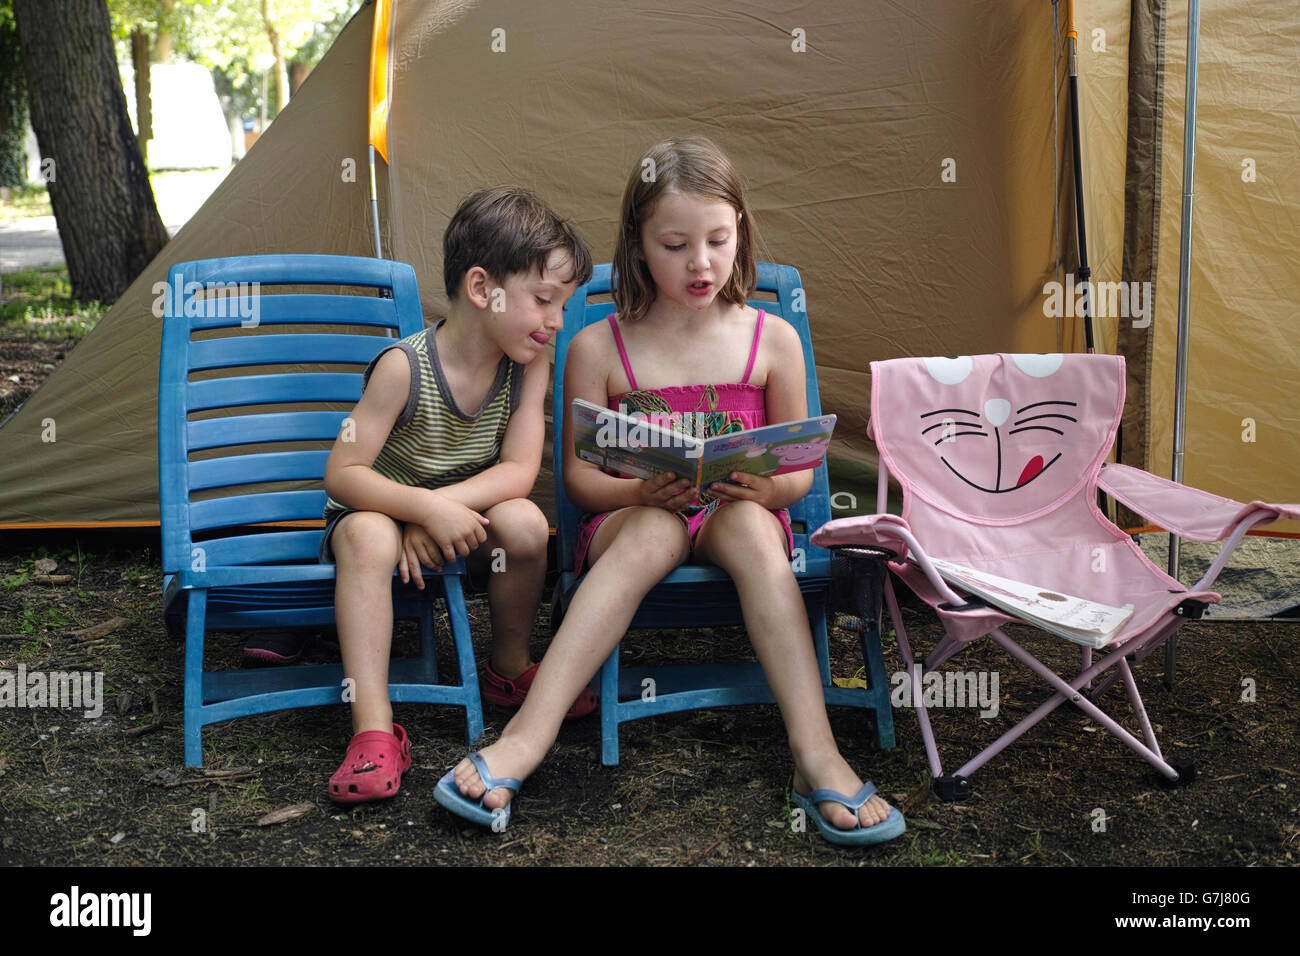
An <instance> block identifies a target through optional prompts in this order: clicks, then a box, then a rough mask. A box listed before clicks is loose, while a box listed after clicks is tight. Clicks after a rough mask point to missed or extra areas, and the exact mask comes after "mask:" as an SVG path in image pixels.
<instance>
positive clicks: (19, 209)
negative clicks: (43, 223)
mask: <svg viewBox="0 0 1300 956" xmlns="http://www.w3.org/2000/svg"><path fill="white" fill-rule="evenodd" d="M0 212H2V213H3V214H4V218H5V219H32V218H34V217H36V216H53V215H54V210H53V208H51V206H50V193H49V190H48V189H46V188H45V184H44V183H39V184H36V185H32V184H28V185H26V186H10V187H6V188H5V189H3V190H0Z"/></svg>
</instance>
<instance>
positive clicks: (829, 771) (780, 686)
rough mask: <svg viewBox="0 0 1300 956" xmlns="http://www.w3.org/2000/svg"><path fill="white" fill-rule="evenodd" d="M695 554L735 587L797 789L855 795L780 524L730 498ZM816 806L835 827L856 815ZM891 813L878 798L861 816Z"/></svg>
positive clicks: (866, 821) (856, 784) (873, 819)
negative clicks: (783, 733) (783, 736)
mask: <svg viewBox="0 0 1300 956" xmlns="http://www.w3.org/2000/svg"><path fill="white" fill-rule="evenodd" d="M696 555H697V557H698V558H699V560H701V561H709V562H711V563H713V564H716V565H718V566H719V567H721V568H722V569H723V570H725V571H726V572H727V573H728V574H730V575H731V577H732V580H733V581H735V583H736V590H737V591H738V592H739V594H740V604H741V609H742V611H743V613H744V618H745V629H746V630H747V631H748V632H749V639H750V642H751V643H752V644H753V646H754V652H755V653H756V654H757V655H758V660H759V663H760V664H762V666H763V673H764V675H765V676H766V677H767V682H768V684H769V686H771V688H772V693H773V695H774V696H775V697H776V702H777V705H778V706H779V707H780V708H781V716H782V718H783V719H784V720H785V727H786V734H787V736H788V738H789V742H790V753H791V755H792V756H793V757H794V763H795V786H796V787H797V788H798V789H799V791H800V792H801V793H803V794H804V795H805V796H807V795H808V793H809V792H810V791H811V790H813V789H820V788H828V789H831V790H838V791H839V792H840V793H843V794H845V795H846V796H850V797H851V796H853V795H854V794H855V793H856V792H857V791H858V790H859V789H860V788H861V786H862V780H861V779H860V778H859V777H858V775H857V774H856V773H854V772H853V769H852V768H851V767H850V766H849V765H848V763H847V762H846V761H845V760H844V758H843V757H842V756H840V752H839V748H838V747H837V746H836V744H835V737H834V736H833V734H832V733H831V726H830V721H829V719H828V718H827V716H826V703H825V698H824V696H823V694H822V683H821V675H820V674H819V673H818V670H817V655H816V651H815V650H814V648H813V641H812V632H811V631H810V630H809V627H808V616H807V611H806V609H805V607H804V602H803V598H802V596H801V595H800V593H799V585H798V583H797V582H796V581H795V578H794V575H793V574H792V573H791V571H790V563H789V559H788V558H787V556H786V539H785V529H784V528H782V527H781V523H780V521H779V520H778V519H777V518H776V516H775V515H773V514H772V513H771V512H770V511H768V510H767V509H766V508H764V507H763V506H762V505H759V504H756V503H755V502H752V501H732V502H730V503H729V504H727V505H726V506H725V507H722V508H719V509H718V510H717V511H715V512H714V513H713V514H712V515H710V516H709V518H708V520H707V521H706V522H705V523H704V527H703V528H702V529H701V530H700V535H699V537H698V538H697V539H696ZM818 806H819V809H820V810H821V812H822V815H823V816H825V817H826V819H827V820H829V821H830V822H831V823H832V824H834V825H835V826H837V827H840V828H841V829H851V828H852V827H853V825H854V821H853V812H852V811H851V810H849V809H848V808H847V807H845V806H843V805H841V804H838V803H821V804H819V805H818ZM888 815H889V805H888V804H887V803H885V801H884V800H882V799H881V798H880V797H879V796H872V798H871V799H870V800H868V801H867V802H866V803H865V804H863V805H862V808H861V809H860V810H859V811H858V818H859V819H860V820H861V821H862V825H863V826H864V827H869V826H874V825H875V824H877V823H880V822H882V821H884V819H885V818H886V817H887V816H888Z"/></svg>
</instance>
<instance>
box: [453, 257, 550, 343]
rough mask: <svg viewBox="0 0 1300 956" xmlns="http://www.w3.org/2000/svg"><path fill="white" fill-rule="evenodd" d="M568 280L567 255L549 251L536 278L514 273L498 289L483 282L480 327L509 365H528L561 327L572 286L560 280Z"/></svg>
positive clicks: (491, 282)
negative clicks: (508, 360)
mask: <svg viewBox="0 0 1300 956" xmlns="http://www.w3.org/2000/svg"><path fill="white" fill-rule="evenodd" d="M471 271H473V270H471ZM479 271H481V270H479ZM571 276H572V268H571V266H570V261H569V255H568V253H566V252H565V251H564V250H562V249H552V250H551V253H550V255H549V256H548V257H547V260H546V266H545V268H544V269H543V270H542V273H541V274H540V275H538V274H537V273H536V272H534V271H532V270H527V271H524V272H514V273H511V274H510V275H509V276H508V277H507V278H506V280H505V281H504V282H503V283H501V284H500V285H499V286H498V285H497V283H496V282H495V281H493V280H492V279H491V278H485V280H484V287H485V288H486V291H487V304H486V311H485V314H484V319H483V320H484V327H485V329H486V330H487V333H488V336H489V337H490V338H491V339H492V341H493V342H494V343H496V345H497V347H498V348H499V349H501V351H502V352H504V353H505V354H506V355H508V356H510V358H511V359H512V360H513V361H516V362H522V363H524V364H527V363H529V362H531V361H532V360H533V359H535V358H537V356H538V355H540V354H541V353H542V352H543V351H544V350H545V348H546V346H547V343H549V342H550V341H551V339H552V338H553V337H554V336H555V333H557V332H559V331H560V329H561V328H563V327H564V306H565V303H567V302H568V301H569V297H570V296H572V295H573V290H574V284H573V282H572V281H569V282H565V281H564V280H565V279H569V278H570V277H571Z"/></svg>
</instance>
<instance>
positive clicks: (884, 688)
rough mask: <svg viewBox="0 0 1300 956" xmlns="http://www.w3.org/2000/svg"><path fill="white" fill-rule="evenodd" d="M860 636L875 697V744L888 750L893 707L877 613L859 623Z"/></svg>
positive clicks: (863, 656)
mask: <svg viewBox="0 0 1300 956" xmlns="http://www.w3.org/2000/svg"><path fill="white" fill-rule="evenodd" d="M858 633H859V634H860V635H861V637H862V658H863V660H864V661H865V663H866V665H867V681H868V683H870V684H871V694H872V696H873V697H874V698H875V705H874V708H873V709H874V710H875V712H876V746H877V747H879V748H880V749H881V750H888V749H891V748H893V746H894V707H893V702H892V701H891V700H890V698H889V689H890V687H889V680H888V679H887V678H886V676H885V657H884V653H883V652H882V651H881V649H880V617H879V614H877V616H876V617H875V618H874V619H873V620H872V622H871V623H870V624H868V623H867V622H866V621H865V620H864V621H863V622H862V623H861V624H860V625H859V631H858Z"/></svg>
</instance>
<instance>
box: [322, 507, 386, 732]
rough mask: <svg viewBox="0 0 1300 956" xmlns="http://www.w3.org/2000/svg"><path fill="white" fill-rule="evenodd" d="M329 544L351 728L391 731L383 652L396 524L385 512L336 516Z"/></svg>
mask: <svg viewBox="0 0 1300 956" xmlns="http://www.w3.org/2000/svg"><path fill="white" fill-rule="evenodd" d="M330 547H331V549H332V550H333V551H334V561H335V563H336V565H337V566H338V572H337V577H336V579H335V582H334V616H335V619H336V621H337V623H338V631H339V649H340V650H341V651H342V654H343V673H344V674H346V675H347V676H348V677H350V678H352V680H353V681H355V686H354V688H353V699H352V732H353V733H354V734H359V733H361V732H363V731H366V730H382V731H384V732H385V733H390V734H391V733H392V732H393V705H392V704H391V702H390V701H389V700H388V655H389V652H390V650H391V648H392V643H393V569H394V568H395V567H397V561H398V558H399V557H400V556H401V552H402V530H401V528H400V527H399V525H398V523H397V522H396V521H394V520H393V519H392V518H390V517H388V515H385V514H380V513H379V512H376V511H356V512H353V513H352V514H349V515H345V516H344V517H343V518H340V519H339V523H338V524H337V525H335V527H334V533H333V535H332V536H331V537H330ZM340 690H341V689H340Z"/></svg>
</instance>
